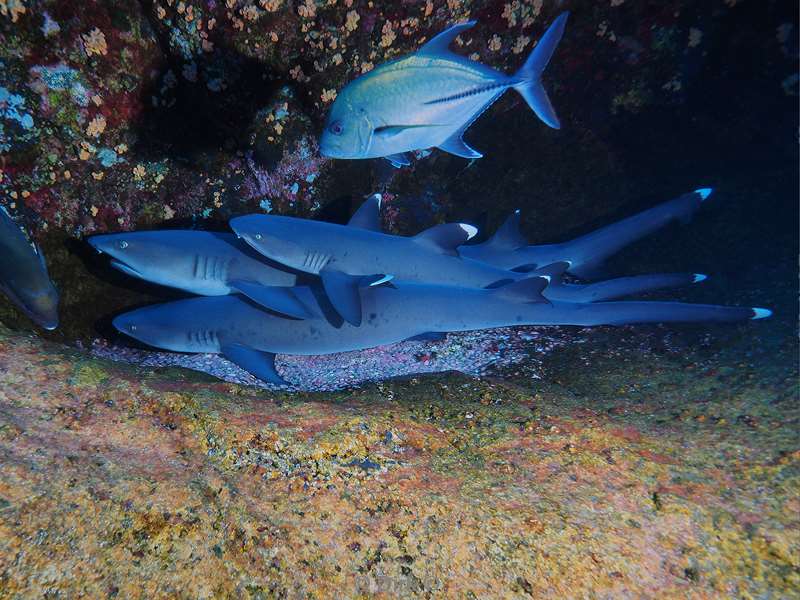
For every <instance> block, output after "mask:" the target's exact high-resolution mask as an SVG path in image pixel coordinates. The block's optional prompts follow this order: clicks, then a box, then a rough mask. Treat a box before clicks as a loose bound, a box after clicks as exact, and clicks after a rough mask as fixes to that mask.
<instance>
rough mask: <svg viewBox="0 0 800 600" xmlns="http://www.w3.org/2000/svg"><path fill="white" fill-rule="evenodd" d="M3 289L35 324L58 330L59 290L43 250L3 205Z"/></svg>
mask: <svg viewBox="0 0 800 600" xmlns="http://www.w3.org/2000/svg"><path fill="white" fill-rule="evenodd" d="M0 256H2V260H0V290H2V291H3V292H4V293H5V294H6V296H8V297H9V298H10V299H11V301H12V302H13V303H14V304H16V305H17V306H18V307H19V308H20V310H22V312H24V313H25V314H26V315H27V316H28V317H30V318H31V319H32V320H33V321H35V322H36V323H37V324H39V325H40V326H41V327H43V328H45V329H48V330H53V329H55V328H56V327H58V291H57V290H56V287H55V286H54V285H53V282H52V281H50V276H49V275H48V273H47V265H46V264H45V261H44V255H43V254H42V251H41V249H40V248H39V246H38V245H36V244H35V243H32V242H31V241H30V240H29V239H28V236H27V235H26V234H25V233H24V232H23V230H22V229H21V228H20V226H19V225H17V223H16V222H15V221H14V219H12V218H11V215H10V214H8V212H7V211H6V209H5V208H4V207H2V206H0Z"/></svg>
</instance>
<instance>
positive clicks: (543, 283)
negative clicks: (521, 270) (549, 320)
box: [491, 275, 550, 304]
mask: <svg viewBox="0 0 800 600" xmlns="http://www.w3.org/2000/svg"><path fill="white" fill-rule="evenodd" d="M549 284H550V276H548V275H542V276H537V275H535V276H533V277H527V278H525V279H520V280H519V281H515V282H514V283H510V284H508V285H504V286H503V287H499V288H496V289H493V290H491V293H492V294H493V295H495V296H497V297H499V298H503V299H505V300H509V301H511V302H525V303H531V302H538V303H547V304H549V300H548V299H547V298H545V297H544V296H543V295H542V291H544V289H545V288H546V287H547V286H548V285H549Z"/></svg>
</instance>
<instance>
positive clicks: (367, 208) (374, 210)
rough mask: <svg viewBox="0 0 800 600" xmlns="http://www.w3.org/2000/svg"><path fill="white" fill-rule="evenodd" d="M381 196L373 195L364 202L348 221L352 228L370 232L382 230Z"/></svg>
mask: <svg viewBox="0 0 800 600" xmlns="http://www.w3.org/2000/svg"><path fill="white" fill-rule="evenodd" d="M380 213H381V195H380V194H372V196H370V197H369V198H367V199H366V200H364V203H363V204H362V205H361V206H360V207H359V208H358V210H357V211H356V212H355V213H354V214H353V216H352V217H351V218H350V221H348V223H347V224H348V225H349V226H350V227H359V228H361V229H368V230H370V231H380V230H381V214H380Z"/></svg>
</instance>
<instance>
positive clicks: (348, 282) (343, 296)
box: [319, 269, 364, 327]
mask: <svg viewBox="0 0 800 600" xmlns="http://www.w3.org/2000/svg"><path fill="white" fill-rule="evenodd" d="M319 276H320V277H321V278H322V287H324V288H325V293H326V294H327V295H328V299H329V300H330V301H331V304H332V305H333V307H334V308H335V309H336V312H338V313H339V314H340V315H341V316H342V318H343V319H344V320H345V321H347V322H348V323H350V324H351V325H354V326H355V327H358V326H359V325H361V295H360V293H359V291H358V289H359V287H361V286H362V285H363V283H364V282H363V279H364V278H363V277H359V276H354V275H348V274H347V273H342V272H341V271H333V270H327V269H323V270H322V271H321V272H320V274H319Z"/></svg>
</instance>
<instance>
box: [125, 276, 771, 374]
mask: <svg viewBox="0 0 800 600" xmlns="http://www.w3.org/2000/svg"><path fill="white" fill-rule="evenodd" d="M547 282H548V279H547V278H545V277H530V278H527V279H523V280H521V281H517V282H514V283H511V284H509V285H506V286H503V287H500V288H496V289H474V288H464V289H456V288H453V287H451V286H436V285H426V284H416V283H400V282H398V283H395V282H391V283H383V284H381V285H377V286H368V287H365V288H360V289H359V290H358V292H359V295H360V296H361V302H360V305H361V307H362V309H363V311H364V319H363V322H362V323H361V325H360V326H354V325H351V324H349V323H347V322H342V320H341V319H340V318H338V315H337V318H333V319H332V318H331V314H332V313H331V309H330V307H329V306H327V300H326V298H325V296H324V294H319V293H315V291H314V290H313V289H311V288H307V287H299V288H296V290H295V293H296V295H297V297H298V298H300V299H301V301H302V302H303V303H304V304H306V306H307V308H308V310H309V312H310V313H312V314H313V315H314V316H313V317H311V318H309V319H292V318H287V317H284V316H282V315H280V314H277V313H274V312H269V311H266V310H264V309H263V308H262V307H260V306H258V305H255V304H253V303H251V302H249V301H248V300H246V299H243V298H241V297H238V296H216V297H198V298H190V299H187V300H179V301H176V302H169V303H166V304H159V305H155V306H150V307H145V308H141V309H138V310H134V311H131V312H128V313H125V314H122V315H120V316H118V317H116V318H115V319H114V321H113V323H114V326H115V327H116V328H117V329H118V330H119V331H120V332H122V333H124V334H126V335H128V336H131V337H133V338H135V339H137V340H139V341H141V342H144V343H145V344H149V345H151V346H155V347H157V348H162V349H165V350H172V351H176V352H203V353H219V354H222V355H223V356H224V357H225V358H227V359H229V360H230V361H231V362H233V363H235V364H237V365H238V366H240V367H241V368H243V369H245V370H246V371H249V372H250V373H252V374H253V375H255V376H256V377H258V378H259V379H262V380H264V381H267V382H270V383H274V384H277V385H285V384H286V382H285V381H284V379H283V378H282V377H281V376H280V374H278V372H277V371H276V369H275V354H299V355H316V354H330V353H336V352H345V351H349V350H360V349H365V348H372V347H375V346H379V345H383V344H390V343H394V342H399V341H402V340H405V339H409V338H413V337H417V336H421V335H424V334H426V333H427V332H450V331H468V330H475V329H486V328H494V327H506V326H514V325H580V326H591V325H623V324H630V323H653V322H693V321H701V322H736V321H745V320H747V319H759V318H763V317H766V316H769V314H770V313H769V311H768V310H766V309H760V308H746V307H727V306H714V305H705V304H683V303H678V302H648V301H644V302H638V301H632V302H596V303H573V302H552V303H542V302H539V301H538V300H539V298H540V297H541V294H542V290H543V289H544V287H545V286H546V285H547ZM334 314H335V313H334Z"/></svg>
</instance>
